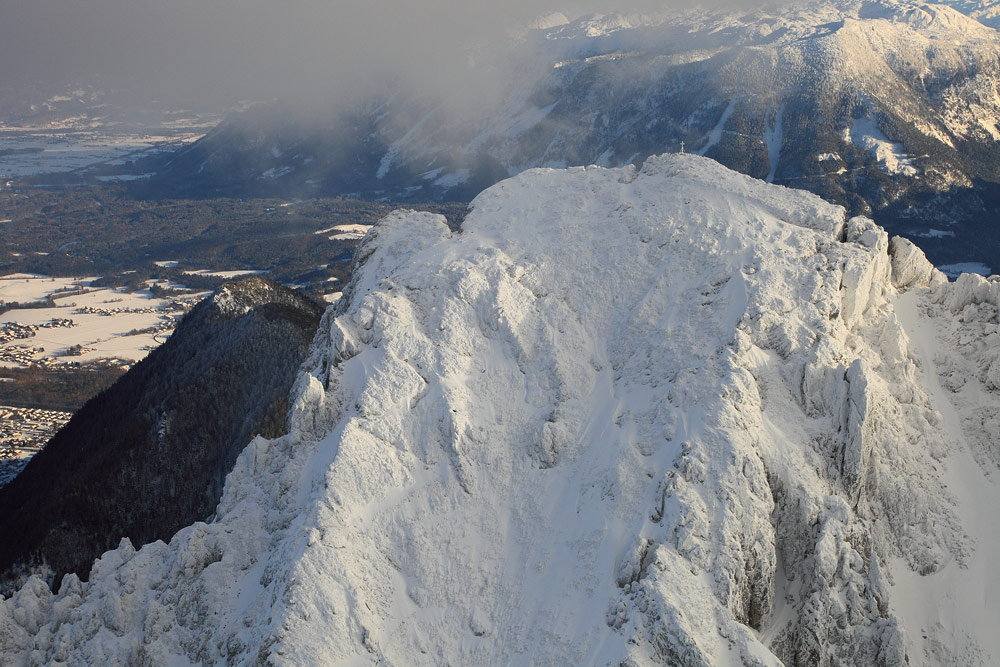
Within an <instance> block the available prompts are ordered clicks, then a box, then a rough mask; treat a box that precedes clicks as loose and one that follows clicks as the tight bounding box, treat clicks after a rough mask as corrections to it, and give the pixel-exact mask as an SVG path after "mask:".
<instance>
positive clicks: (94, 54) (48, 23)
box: [0, 0, 679, 104]
mask: <svg viewBox="0 0 1000 667" xmlns="http://www.w3.org/2000/svg"><path fill="white" fill-rule="evenodd" d="M668 1H673V2H679V0H668ZM643 2H645V0H635V1H633V2H622V1H620V0H607V2H599V1H596V2H595V1H594V0H563V1H558V0H553V1H552V2H548V1H547V0H506V1H504V2H497V1H496V0H491V1H489V2H485V1H482V0H466V1H465V2H461V1H454V0H424V1H421V2H407V1H405V0H368V1H367V2H343V1H339V0H337V1H326V2H324V1H322V0H156V1H153V0H86V1H83V0H0V31H2V32H0V58H2V61H3V67H2V68H0V72H2V74H0V83H11V82H12V81H14V80H15V79H22V78H30V79H33V80H38V81H44V82H56V81H68V82H69V81H80V80H83V81H86V80H91V79H92V78H93V76H94V75H99V76H100V77H101V79H102V85H105V86H110V85H113V86H115V87H119V88H128V89H131V90H134V91H135V92H136V94H137V96H139V97H158V98H161V99H185V98H186V99H202V100H205V101H213V100H220V101H230V100H235V99H253V100H265V99H273V98H289V99H298V100H301V101H305V102H309V103H312V104H315V103H320V104H329V103H331V101H333V100H338V99H342V98H344V97H354V96H356V95H359V94H362V93H363V92H364V91H365V90H367V89H369V88H370V87H371V86H373V85H377V84H378V83H380V82H384V81H387V80H390V79H391V80H394V81H397V82H398V81H404V82H409V85H411V86H413V87H415V88H417V89H426V90H429V91H434V90H435V89H438V88H440V89H442V90H454V89H456V88H460V87H462V86H467V85H474V84H475V80H474V79H475V77H479V78H483V77H484V76H489V72H490V67H496V66H497V64H496V63H490V62H489V55H488V54H489V53H495V52H496V50H497V49H495V48H493V49H486V50H485V52H484V50H483V49H481V45H482V44H485V43H493V44H502V43H503V42H504V41H506V40H505V35H506V34H507V32H506V31H507V29H508V28H509V27H510V26H515V25H518V24H523V23H524V22H525V21H528V20H530V19H531V18H535V17H538V16H540V15H542V14H545V13H547V12H550V11H557V10H558V11H563V12H564V13H566V14H567V15H569V16H571V17H573V16H574V15H580V14H583V13H589V12H592V11H595V10H597V9H599V8H600V9H601V11H613V10H629V9H633V8H636V7H637V5H639V4H641V3H643ZM645 4H646V6H647V7H648V6H651V5H654V4H655V5H660V6H662V5H663V3H650V2H645ZM477 49H478V53H479V59H477V61H476V66H477V67H476V68H474V69H473V68H470V54H473V53H476V52H477ZM483 59H485V60H486V62H483ZM514 71H516V68H513V71H508V72H506V74H508V75H510V74H512V73H513V72H514ZM470 72H475V75H474V77H470ZM498 76H501V75H499V74H498Z"/></svg>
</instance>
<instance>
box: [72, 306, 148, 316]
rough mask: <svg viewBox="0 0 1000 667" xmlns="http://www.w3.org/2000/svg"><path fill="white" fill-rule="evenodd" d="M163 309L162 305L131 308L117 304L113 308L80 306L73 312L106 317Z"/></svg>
mask: <svg viewBox="0 0 1000 667" xmlns="http://www.w3.org/2000/svg"><path fill="white" fill-rule="evenodd" d="M163 310H164V308H163V307H162V306H142V307H140V308H131V307H128V306H115V307H113V308H99V307H95V306H80V307H79V308H77V309H76V310H74V311H73V312H74V313H77V314H80V315H103V316H105V317H110V316H114V315H124V314H126V313H159V312H162V311H163Z"/></svg>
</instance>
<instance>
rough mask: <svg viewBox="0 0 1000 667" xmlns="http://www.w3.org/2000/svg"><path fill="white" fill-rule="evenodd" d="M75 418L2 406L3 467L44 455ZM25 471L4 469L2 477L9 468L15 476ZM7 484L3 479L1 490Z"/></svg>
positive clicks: (0, 440)
mask: <svg viewBox="0 0 1000 667" xmlns="http://www.w3.org/2000/svg"><path fill="white" fill-rule="evenodd" d="M72 416H73V413H71V412H59V411H56V410H40V409H38V408H14V407H8V406H5V405H0V463H18V464H20V463H23V462H26V461H27V459H30V458H31V457H32V456H34V455H35V454H37V453H38V452H39V451H41V449H42V447H44V446H45V443H47V442H48V441H49V439H50V438H51V437H52V436H53V435H55V434H56V431H58V430H59V429H60V428H62V427H63V425H64V424H65V423H66V422H68V421H69V418H70V417H72ZM21 467H23V465H14V466H0V473H2V472H3V470H6V469H7V468H10V469H11V472H15V471H16V470H19V469H20V468H21ZM11 476H13V475H11ZM0 477H3V475H2V474H0ZM7 481H9V480H7V479H0V486H2V485H3V484H4V483H6V482H7Z"/></svg>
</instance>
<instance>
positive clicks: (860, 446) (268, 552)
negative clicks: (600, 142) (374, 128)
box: [0, 155, 1000, 667]
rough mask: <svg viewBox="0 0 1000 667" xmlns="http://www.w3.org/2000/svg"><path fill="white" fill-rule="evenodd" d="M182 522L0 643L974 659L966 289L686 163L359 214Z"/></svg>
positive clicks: (987, 456) (27, 599) (974, 413)
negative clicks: (355, 241)
mask: <svg viewBox="0 0 1000 667" xmlns="http://www.w3.org/2000/svg"><path fill="white" fill-rule="evenodd" d="M358 256H359V257H360V258H363V261H362V263H361V265H360V266H358V267H357V269H356V270H355V272H354V278H353V282H352V283H351V284H350V285H349V286H348V287H346V288H345V290H344V297H343V299H342V300H340V301H339V302H338V303H337V304H336V305H334V306H332V307H331V308H330V309H329V310H328V312H327V315H326V316H325V317H324V320H323V323H322V324H321V326H320V330H319V332H318V334H317V337H316V339H315V341H314V345H313V350H312V353H311V358H310V359H309V360H308V361H307V362H306V364H305V366H304V369H303V372H302V374H301V375H300V378H299V380H298V382H297V383H296V386H295V388H294V389H293V393H292V405H293V407H292V411H291V415H290V424H291V432H290V433H289V434H288V435H287V436H284V437H282V438H278V439H275V440H270V441H268V440H265V439H262V438H257V439H255V440H254V441H253V442H251V443H250V444H249V445H248V446H247V448H246V449H245V450H244V452H243V453H242V455H241V456H240V459H239V460H238V462H237V464H236V467H235V469H234V470H233V472H232V473H231V474H230V475H229V477H228V479H227V483H226V488H225V492H224V495H223V499H222V501H221V503H220V505H219V507H218V510H217V512H216V515H215V518H214V519H213V522H212V523H208V524H204V523H198V524H195V525H193V526H190V527H188V528H186V529H184V530H182V531H180V532H179V533H178V534H177V535H176V536H175V537H174V538H173V539H172V540H171V541H170V543H169V544H165V543H163V542H156V543H154V544H151V545H148V546H146V547H143V548H142V549H141V550H138V551H137V550H135V549H134V548H133V547H132V546H131V545H130V544H129V543H128V541H127V540H123V542H122V545H121V546H120V547H119V548H118V549H116V550H114V551H110V552H108V553H107V554H105V555H104V556H103V557H102V558H101V559H99V560H98V561H97V562H96V563H95V567H94V570H93V571H92V572H91V574H90V579H89V581H88V582H81V581H80V580H79V579H78V578H77V577H75V576H72V575H71V576H68V577H66V578H65V579H64V580H63V582H62V585H61V588H60V590H59V592H58V593H57V594H55V595H54V594H52V593H51V592H50V591H49V590H48V588H47V586H46V585H45V584H44V582H43V581H42V580H41V579H37V578H36V579H31V580H29V581H28V583H27V584H26V585H25V586H24V587H23V588H22V589H21V590H20V591H19V592H18V593H16V594H15V595H14V596H13V597H12V598H10V599H7V600H5V601H3V602H2V603H0V662H4V663H5V664H33V663H47V662H54V661H60V662H80V663H86V662H95V661H99V662H105V663H107V662H117V663H132V662H149V663H154V664H169V663H175V664H188V663H212V664H222V663H229V664H231V663H241V664H245V663H264V662H267V661H269V660H270V661H274V662H280V663H286V664H408V665H409V664H412V665H421V664H427V665H431V664H446V663H450V664H601V665H603V664H634V665H650V664H664V665H682V664H683V665H705V666H708V665H712V666H717V665H747V666H749V665H753V666H754V667H761V666H763V665H773V666H777V665H779V664H785V665H816V664H829V665H885V666H889V665H892V666H899V667H902V665H904V664H908V665H911V666H914V667H916V666H918V665H928V666H929V665H942V664H948V665H974V666H975V665H977V666H981V667H984V666H986V665H990V664H992V663H993V660H994V658H995V656H996V655H998V654H1000V653H998V651H1000V646H998V644H997V637H998V635H997V634H996V627H997V623H998V619H997V606H996V604H995V592H996V590H997V582H998V577H997V574H996V571H995V568H993V567H991V566H990V565H991V564H992V563H995V562H996V560H997V558H998V557H1000V553H998V551H997V550H998V548H1000V537H998V531H1000V524H998V523H997V522H995V521H990V516H991V515H990V508H993V507H995V506H996V503H997V501H998V500H1000V494H998V490H997V489H998V487H997V484H998V480H997V466H998V464H1000V453H998V450H997V444H996V443H997V442H998V430H1000V424H998V423H997V417H996V415H997V414H1000V334H998V333H997V309H998V306H1000V281H998V280H996V279H994V280H992V281H991V280H987V279H985V278H982V277H978V276H965V277H963V278H961V279H960V280H959V281H958V282H957V283H948V282H947V280H946V279H945V277H944V276H943V274H941V273H940V272H938V271H936V270H934V269H933V267H932V266H931V265H930V264H929V263H928V262H927V261H926V259H925V258H924V257H923V255H922V253H921V252H920V251H919V250H917V249H916V248H915V247H914V246H913V245H912V244H910V243H909V242H908V241H905V240H902V239H893V241H892V242H891V243H890V240H889V238H888V236H887V235H886V233H885V232H884V231H883V230H881V229H880V228H878V227H877V226H875V225H874V224H873V223H872V222H871V221H869V220H866V219H863V218H852V219H849V220H848V219H846V218H845V214H844V210H843V209H842V208H840V207H837V206H833V205H830V204H828V203H825V202H823V201H822V200H820V199H819V198H817V197H815V196H813V195H809V194H807V193H804V192H800V191H794V190H790V189H786V188H782V187H777V186H773V185H769V184H766V183H764V182H761V181H755V180H753V179H750V178H748V177H745V176H741V175H739V174H736V173H734V172H731V171H728V170H726V169H725V168H723V167H721V166H720V165H718V164H717V163H714V162H712V161H710V160H706V159H704V158H701V157H697V156H693V155H667V156H660V157H654V158H650V159H649V160H648V161H647V162H646V163H645V165H644V166H643V168H642V170H641V171H637V170H635V169H634V168H632V167H627V168H621V169H601V168H587V169H583V168H576V169H569V170H533V171H529V172H526V173H524V174H522V175H520V176H518V177H515V178H513V179H509V180H507V181H504V182H501V183H499V184H498V185H496V186H494V187H492V188H490V189H489V190H487V191H485V192H484V193H483V194H481V195H480V196H479V197H478V198H477V199H476V200H475V201H474V202H473V204H472V211H471V213H470V214H469V216H468V217H467V219H466V220H465V222H464V223H463V228H462V231H461V232H460V233H453V232H451V231H450V230H449V228H448V226H447V224H446V221H445V219H444V218H443V217H441V216H435V215H432V214H428V213H415V212H399V213H396V214H393V215H390V216H388V217H387V218H385V219H384V220H382V221H381V222H380V223H379V224H378V225H376V226H375V227H374V228H373V229H372V230H370V231H369V232H368V233H367V234H366V236H365V239H364V241H363V242H362V244H361V246H360V247H359V249H358Z"/></svg>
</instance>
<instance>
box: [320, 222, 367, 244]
mask: <svg viewBox="0 0 1000 667" xmlns="http://www.w3.org/2000/svg"><path fill="white" fill-rule="evenodd" d="M369 229H371V225H334V226H333V227H328V228H327V229H321V230H319V231H318V232H315V233H316V234H329V233H330V232H336V233H335V234H333V235H331V236H330V237H329V239H330V240H331V241H350V240H357V239H360V238H361V237H362V236H364V235H365V233H366V232H367V231H368V230H369Z"/></svg>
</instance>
